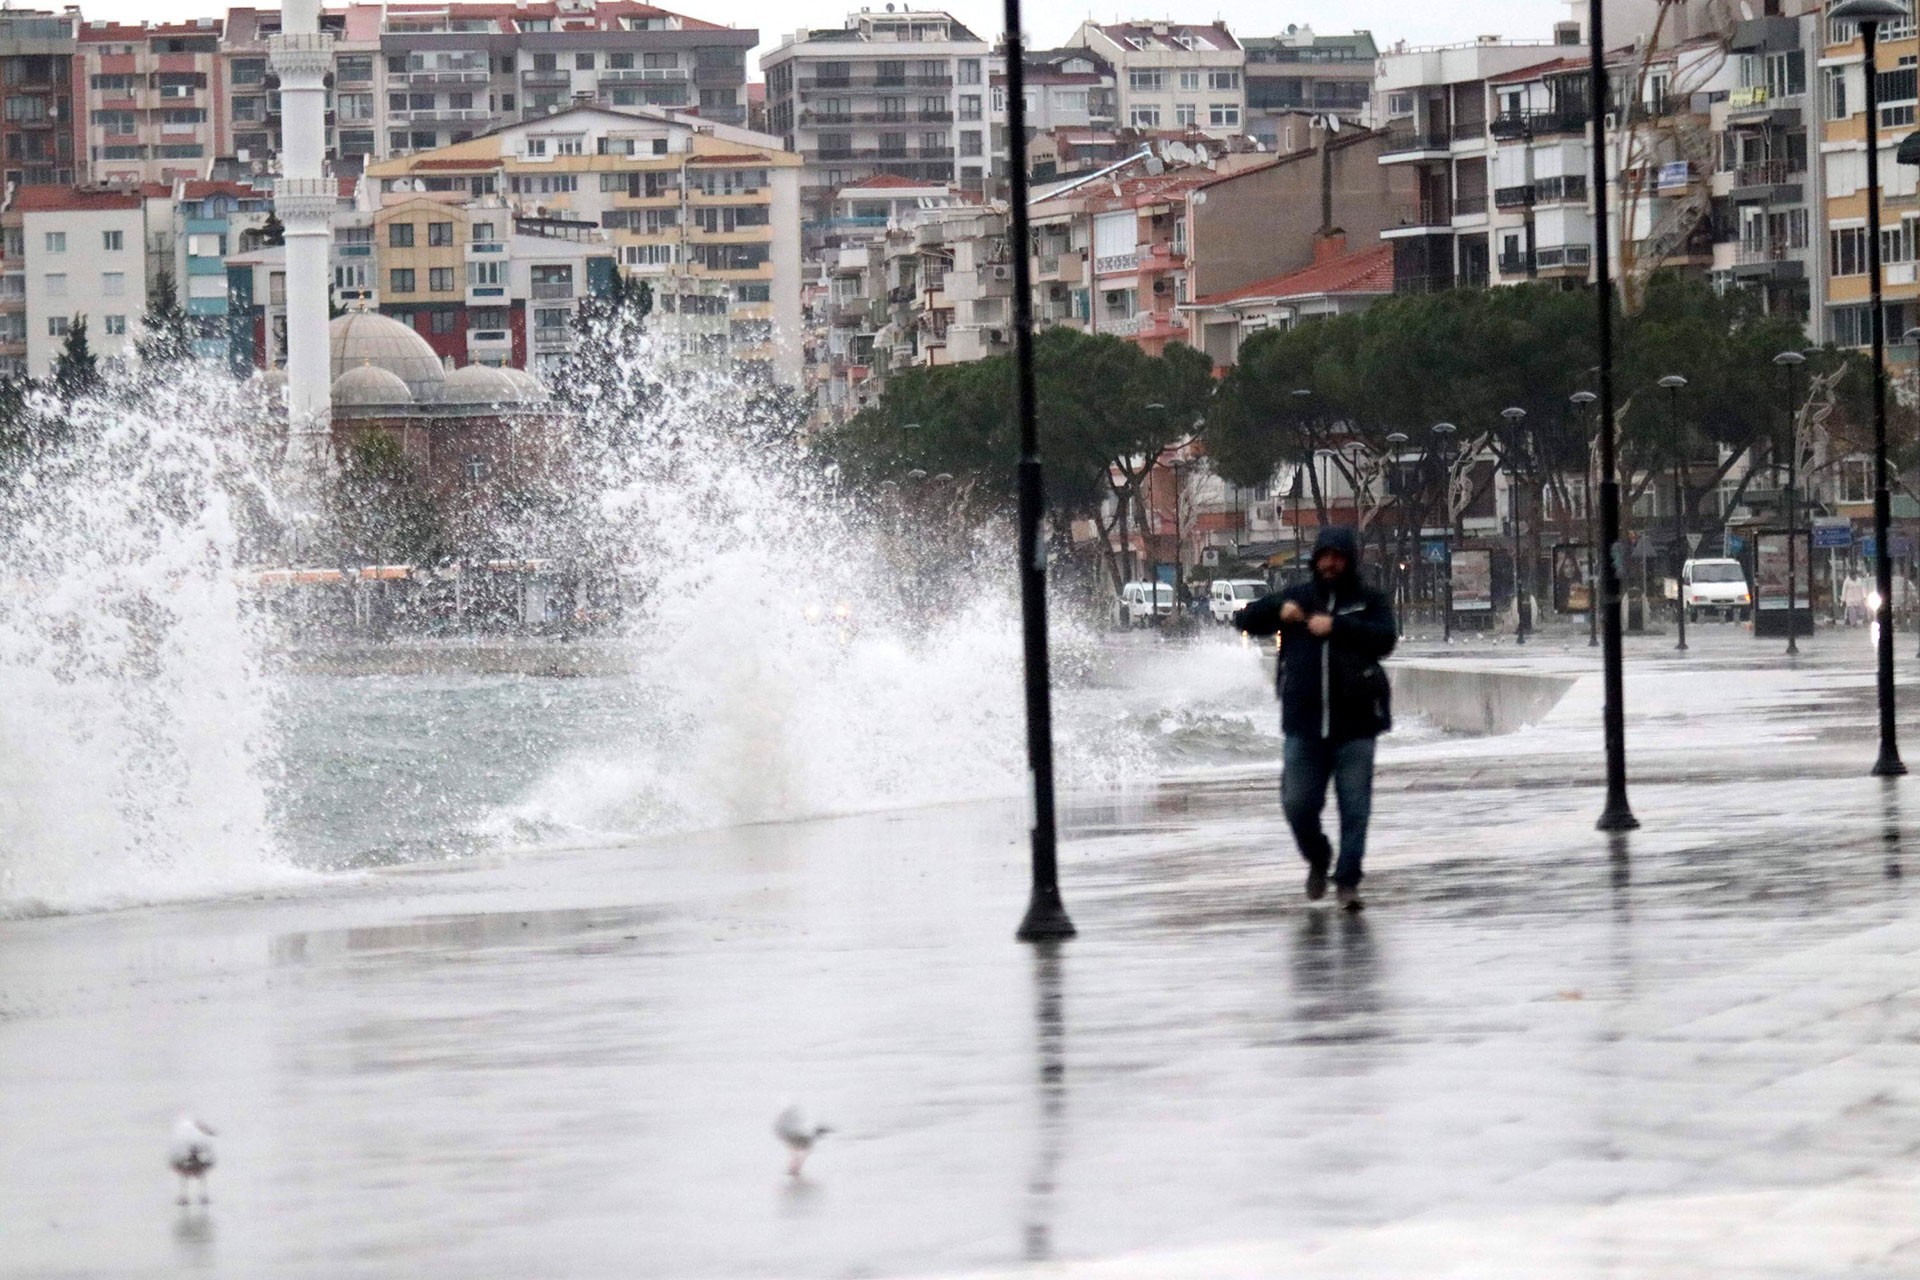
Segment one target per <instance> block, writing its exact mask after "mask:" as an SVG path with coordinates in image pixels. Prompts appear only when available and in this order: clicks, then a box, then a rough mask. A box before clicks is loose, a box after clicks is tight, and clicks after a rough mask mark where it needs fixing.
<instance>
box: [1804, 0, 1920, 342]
mask: <svg viewBox="0 0 1920 1280" xmlns="http://www.w3.org/2000/svg"><path fill="white" fill-rule="evenodd" d="M1819 38H1820V40H1821V41H1822V44H1823V48H1822V55H1821V57H1820V59H1819V77H1820V80H1819V85H1818V87H1817V88H1818V93H1819V95H1820V115H1821V117H1822V124H1821V128H1822V136H1821V139H1820V142H1819V153H1820V159H1821V163H1822V166H1823V167H1824V169H1825V171H1826V186H1825V190H1824V192H1823V195H1824V201H1825V212H1826V240H1827V244H1826V250H1827V255H1826V277H1827V278H1826V298H1825V314H1824V315H1821V316H1819V317H1818V320H1819V324H1820V330H1819V333H1818V335H1817V336H1818V337H1819V339H1820V340H1821V341H1823V342H1827V343H1831V344H1833V345H1835V346H1840V347H1866V346H1868V345H1870V344H1871V343H1872V340H1873V334H1872V327H1871V325H1872V322H1871V311H1870V305H1871V304H1870V295H1871V284H1872V282H1871V281H1870V280H1869V279H1868V276H1867V140H1866V110H1865V107H1866V65H1865V52H1864V50H1863V49H1862V46H1861V43H1860V32H1859V29H1858V28H1857V27H1856V26H1855V25H1854V24H1852V23H1847V22H1834V21H1832V20H1830V19H1826V18H1824V17H1823V18H1822V19H1821V30H1820V35H1819ZM1877 59H1878V62H1879V67H1880V83H1879V86H1878V88H1879V105H1880V120H1879V125H1880V149H1881V150H1880V197H1881V206H1880V226H1881V235H1880V260H1881V275H1882V279H1881V288H1882V297H1883V300H1884V302H1885V306H1886V313H1885V314H1886V321H1885V323H1886V334H1887V339H1888V343H1889V350H1890V351H1892V352H1894V353H1895V354H1896V355H1897V354H1899V353H1900V352H1901V351H1902V350H1903V349H1904V345H1905V344H1900V338H1901V335H1902V334H1903V333H1905V332H1906V330H1907V329H1908V328H1910V327H1912V326H1914V325H1916V324H1920V282H1917V281H1916V259H1917V258H1920V244H1916V241H1917V240H1920V228H1917V227H1916V223H1920V197H1917V196H1916V188H1915V176H1916V174H1917V173H1920V170H1916V169H1915V167H1914V166H1912V165H1904V164H1900V163H1899V162H1898V161H1897V160H1896V159H1895V150H1896V148H1897V147H1898V146H1899V144H1900V142H1901V140H1902V139H1903V137H1905V136H1906V135H1907V134H1908V133H1910V132H1911V131H1912V130H1913V127H1914V125H1915V123H1916V118H1915V113H1916V110H1920V108H1917V107H1916V102H1920V84H1916V81H1917V80H1920V70H1916V63H1920V36H1917V34H1916V30H1915V24H1914V20H1913V19H1912V18H1911V17H1909V18H1906V19H1904V20H1901V21H1899V22H1895V23H1887V24H1885V25H1883V26H1882V27H1881V28H1880V41H1879V49H1878V52H1877ZM1894 344H1900V345H1899V346H1895V345H1894Z"/></svg>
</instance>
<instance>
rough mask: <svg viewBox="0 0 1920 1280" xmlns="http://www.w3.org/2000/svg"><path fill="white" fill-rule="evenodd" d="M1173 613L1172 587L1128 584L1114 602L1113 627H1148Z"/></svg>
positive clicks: (1150, 583) (1160, 584) (1163, 583)
mask: <svg viewBox="0 0 1920 1280" xmlns="http://www.w3.org/2000/svg"><path fill="white" fill-rule="evenodd" d="M1172 612H1173V587H1172V586H1171V585H1170V584H1168V583H1165V582H1160V583H1153V582H1129V583H1128V584H1127V585H1126V586H1124V587H1122V588H1121V589H1120V598H1119V599H1118V600H1116V601H1114V606H1113V621H1114V625H1116V626H1121V627H1150V626H1152V625H1153V624H1154V623H1156V622H1159V621H1161V620H1162V619H1164V618H1166V617H1167V616H1168V615H1169V614H1171V613H1172Z"/></svg>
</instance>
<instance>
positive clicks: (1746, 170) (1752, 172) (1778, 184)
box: [1733, 160, 1807, 204]
mask: <svg viewBox="0 0 1920 1280" xmlns="http://www.w3.org/2000/svg"><path fill="white" fill-rule="evenodd" d="M1806 180H1807V175H1806V171H1805V170H1804V169H1797V168H1794V167H1793V165H1792V162H1790V161H1787V160H1763V161H1761V162H1760V163H1758V164H1743V165H1741V166H1740V167H1739V168H1738V169H1735V170H1734V171H1733V198H1734V199H1735V200H1742V201H1751V200H1765V201H1767V202H1768V203H1775V204H1799V203H1800V201H1801V198H1802V197H1801V193H1802V192H1803V191H1804V190H1805V184H1806Z"/></svg>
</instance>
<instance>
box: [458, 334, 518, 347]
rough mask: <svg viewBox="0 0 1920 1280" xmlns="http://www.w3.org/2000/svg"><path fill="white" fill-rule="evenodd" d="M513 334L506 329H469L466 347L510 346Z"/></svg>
mask: <svg viewBox="0 0 1920 1280" xmlns="http://www.w3.org/2000/svg"><path fill="white" fill-rule="evenodd" d="M512 345H513V334H512V332H510V331H509V330H506V329H469V330H467V347H468V349H469V350H471V349H472V348H474V347H511V346H512Z"/></svg>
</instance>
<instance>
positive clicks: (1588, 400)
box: [1567, 391, 1600, 409]
mask: <svg viewBox="0 0 1920 1280" xmlns="http://www.w3.org/2000/svg"><path fill="white" fill-rule="evenodd" d="M1599 398H1600V397H1599V396H1597V395H1595V394H1593V392H1591V391H1576V392H1574V393H1573V394H1572V395H1570V396H1568V397H1567V399H1568V400H1570V401H1572V402H1573V403H1574V404H1577V405H1579V406H1580V407H1581V408H1583V409H1584V408H1586V407H1587V406H1588V405H1590V404H1592V403H1593V402H1594V401H1596V400H1598V399H1599Z"/></svg>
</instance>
